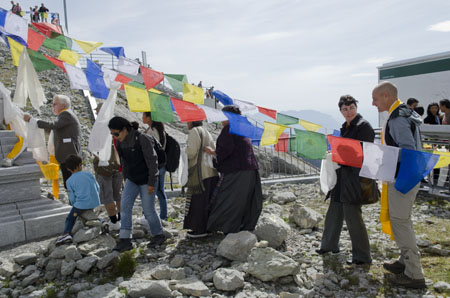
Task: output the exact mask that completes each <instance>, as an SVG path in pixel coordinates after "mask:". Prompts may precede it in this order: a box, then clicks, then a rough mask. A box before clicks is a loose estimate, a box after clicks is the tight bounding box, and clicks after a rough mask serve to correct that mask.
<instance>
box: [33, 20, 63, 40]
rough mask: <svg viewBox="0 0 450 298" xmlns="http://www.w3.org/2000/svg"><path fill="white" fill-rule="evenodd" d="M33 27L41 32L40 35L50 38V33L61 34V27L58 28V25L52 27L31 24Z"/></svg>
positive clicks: (49, 25) (51, 25) (47, 24)
mask: <svg viewBox="0 0 450 298" xmlns="http://www.w3.org/2000/svg"><path fill="white" fill-rule="evenodd" d="M33 26H34V27H36V28H37V29H38V30H39V31H41V32H42V34H44V35H45V36H48V37H50V38H51V37H52V32H56V33H58V34H63V32H62V30H61V27H59V26H58V25H53V24H50V23H33Z"/></svg>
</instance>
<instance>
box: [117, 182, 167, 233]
mask: <svg viewBox="0 0 450 298" xmlns="http://www.w3.org/2000/svg"><path fill="white" fill-rule="evenodd" d="M157 188H158V182H156V184H155V190H156V189H157ZM138 194H140V195H141V202H142V209H143V211H144V216H145V218H146V219H147V221H148V225H149V226H150V232H151V233H152V235H153V236H156V235H160V234H162V233H163V229H162V226H161V221H160V219H159V217H158V213H156V209H155V192H153V193H152V194H149V193H148V191H147V184H142V185H137V184H135V183H133V182H132V181H130V180H129V179H127V180H126V181H125V188H124V189H123V191H122V200H121V204H120V217H121V227H120V236H119V237H120V238H131V235H132V234H131V231H132V229H133V221H132V211H133V205H134V201H136V198H137V196H138Z"/></svg>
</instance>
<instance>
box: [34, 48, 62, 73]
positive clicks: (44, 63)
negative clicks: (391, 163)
mask: <svg viewBox="0 0 450 298" xmlns="http://www.w3.org/2000/svg"><path fill="white" fill-rule="evenodd" d="M27 51H28V55H29V56H30V59H31V63H33V66H34V69H35V70H36V71H38V72H39V71H43V70H47V69H54V68H55V67H56V66H55V64H53V62H52V61H50V60H48V59H47V57H45V56H44V55H42V54H41V53H39V52H36V51H33V50H32V49H30V48H28V49H27Z"/></svg>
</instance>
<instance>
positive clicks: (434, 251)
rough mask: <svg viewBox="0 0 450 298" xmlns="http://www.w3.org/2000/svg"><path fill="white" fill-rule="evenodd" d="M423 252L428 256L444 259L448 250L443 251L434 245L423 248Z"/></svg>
mask: <svg viewBox="0 0 450 298" xmlns="http://www.w3.org/2000/svg"><path fill="white" fill-rule="evenodd" d="M425 251H426V252H427V253H429V254H433V255H438V256H443V257H446V256H448V255H449V250H447V249H443V248H442V247H441V245H440V244H436V245H433V246H430V247H427V248H425Z"/></svg>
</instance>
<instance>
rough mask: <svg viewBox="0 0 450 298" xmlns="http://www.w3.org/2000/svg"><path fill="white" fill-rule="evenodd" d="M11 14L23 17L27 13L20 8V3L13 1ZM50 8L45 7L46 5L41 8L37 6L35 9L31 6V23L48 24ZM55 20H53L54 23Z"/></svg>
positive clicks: (42, 4)
mask: <svg viewBox="0 0 450 298" xmlns="http://www.w3.org/2000/svg"><path fill="white" fill-rule="evenodd" d="M11 5H12V7H11V12H12V13H14V14H16V15H18V16H21V17H23V16H24V15H25V11H23V10H22V7H21V6H20V4H19V2H14V1H11ZM48 12H49V10H48V8H47V7H45V5H44V3H41V6H37V5H35V6H34V7H31V6H30V10H29V14H30V21H31V22H32V23H38V22H47V19H48ZM53 20H54V18H52V23H53Z"/></svg>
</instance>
